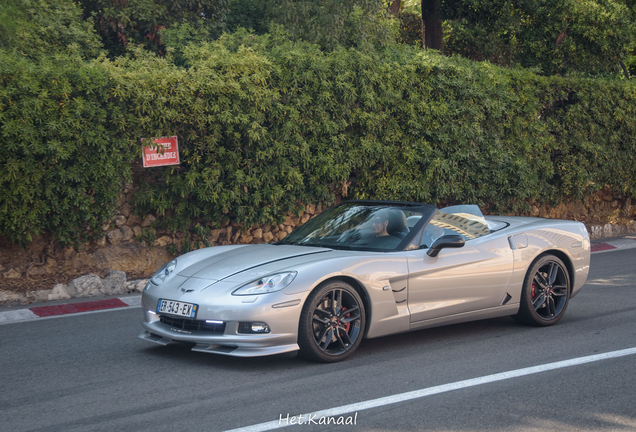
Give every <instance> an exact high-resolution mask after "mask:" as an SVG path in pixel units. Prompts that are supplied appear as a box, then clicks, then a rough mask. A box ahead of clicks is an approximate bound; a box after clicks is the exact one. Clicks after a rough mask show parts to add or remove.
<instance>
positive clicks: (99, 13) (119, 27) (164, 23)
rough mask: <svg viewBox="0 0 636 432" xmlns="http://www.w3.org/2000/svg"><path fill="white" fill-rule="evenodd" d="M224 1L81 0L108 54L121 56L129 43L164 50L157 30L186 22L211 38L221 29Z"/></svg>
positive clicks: (85, 13) (151, 49) (85, 14)
mask: <svg viewBox="0 0 636 432" xmlns="http://www.w3.org/2000/svg"><path fill="white" fill-rule="evenodd" d="M227 3H228V2H227V0H173V1H166V0H128V1H118V0H80V4H81V5H82V7H83V8H84V16H85V17H93V18H94V20H95V26H96V28H97V31H98V32H99V34H100V35H101V36H102V39H103V41H104V45H105V47H106V48H107V49H108V51H109V53H110V55H111V56H113V57H114V56H118V55H123V54H124V53H125V52H126V47H127V46H128V44H133V45H139V44H142V45H144V46H145V47H146V49H148V50H150V51H153V52H158V53H163V52H164V51H163V43H162V40H161V37H160V33H159V32H160V31H161V30H162V29H164V28H171V27H174V26H176V25H179V24H183V23H189V24H190V25H191V26H193V27H194V28H195V29H199V28H202V27H203V28H205V30H206V31H207V33H208V34H209V35H210V36H212V37H217V36H218V35H220V34H221V32H222V31H223V30H224V21H225V14H226V11H227Z"/></svg>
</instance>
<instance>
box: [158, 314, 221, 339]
mask: <svg viewBox="0 0 636 432" xmlns="http://www.w3.org/2000/svg"><path fill="white" fill-rule="evenodd" d="M159 320H160V321H161V323H163V324H165V325H169V326H170V327H174V328H177V329H181V330H190V331H204V332H209V333H212V334H219V335H222V334H223V333H224V332H225V323H222V324H218V323H209V322H205V321H199V320H191V319H184V318H172V317H169V316H165V315H159Z"/></svg>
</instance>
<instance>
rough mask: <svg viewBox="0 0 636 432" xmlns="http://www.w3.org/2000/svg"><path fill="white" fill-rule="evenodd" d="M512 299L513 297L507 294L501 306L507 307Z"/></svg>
mask: <svg viewBox="0 0 636 432" xmlns="http://www.w3.org/2000/svg"><path fill="white" fill-rule="evenodd" d="M511 298H512V296H511V295H510V294H508V293H506V298H505V299H503V301H502V302H501V305H502V306H503V305H505V304H506V303H508V302H509V301H510V299H511Z"/></svg>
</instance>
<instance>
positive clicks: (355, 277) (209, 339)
mask: <svg viewBox="0 0 636 432" xmlns="http://www.w3.org/2000/svg"><path fill="white" fill-rule="evenodd" d="M589 266H590V240H589V235H588V233H587V230H586V228H585V226H584V225H583V224H582V223H579V222H571V221H563V220H549V219H538V218H528V217H508V216H489V217H484V216H483V215H482V213H481V211H480V210H479V208H478V207H477V206H472V205H465V206H453V207H447V208H445V209H441V210H438V209H437V208H436V207H435V206H433V205H427V204H418V203H411V202H386V201H348V202H346V203H343V204H341V205H338V206H336V207H333V208H331V209H328V210H326V211H324V212H322V213H320V214H319V215H318V216H316V217H314V218H313V219H311V220H309V221H308V222H307V223H305V224H304V225H302V226H300V227H299V228H297V229H296V230H295V231H293V232H292V233H291V234H289V235H288V236H287V237H285V238H284V239H283V241H279V242H277V243H271V244H259V245H233V246H216V247H209V248H206V249H200V250H197V251H194V252H190V253H187V254H185V255H183V256H180V257H178V258H177V259H174V260H172V261H170V262H169V263H168V264H166V265H165V266H163V267H162V268H161V269H160V270H159V271H158V272H157V273H156V274H155V275H154V276H153V277H152V279H151V280H150V281H149V282H148V284H147V285H146V287H145V289H144V292H143V297H142V307H143V311H144V319H143V322H142V325H143V327H144V329H145V331H144V332H143V333H142V334H141V335H140V336H139V337H140V338H142V339H144V340H147V341H150V342H154V343H157V344H160V345H166V344H168V343H170V342H172V341H176V342H188V343H191V344H193V345H194V346H193V348H192V350H193V351H200V352H206V353H214V354H225V355H230V356H239V357H248V356H262V355H270V354H279V353H285V352H291V351H299V353H300V355H302V356H303V357H306V358H309V359H313V360H317V361H323V362H334V361H340V360H344V359H346V358H347V357H349V356H350V355H351V354H353V352H354V351H355V350H356V348H357V347H358V345H359V344H360V341H361V340H362V338H376V337H379V336H386V335H390V334H395V333H401V332H407V331H410V330H419V329H424V328H429V327H435V326H440V325H445V324H454V323H460V322H465V321H472V320H480V319H485V318H493V317H501V316H512V317H513V318H514V319H515V320H517V321H519V322H522V323H525V324H529V325H534V326H549V325H552V324H555V323H556V322H558V321H559V320H560V319H561V317H563V314H564V313H565V310H566V308H567V306H568V302H569V300H570V299H571V298H572V297H574V296H575V295H576V294H577V293H578V291H579V290H580V289H581V287H582V286H583V284H584V283H585V281H586V279H587V275H588V272H589Z"/></svg>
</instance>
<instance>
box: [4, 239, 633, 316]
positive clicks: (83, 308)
mask: <svg viewBox="0 0 636 432" xmlns="http://www.w3.org/2000/svg"><path fill="white" fill-rule="evenodd" d="M591 249H592V253H593V254H595V253H603V252H610V251H615V250H620V249H636V236H628V237H622V238H616V239H607V240H599V241H596V242H594V241H593V242H592V245H591ZM139 306H141V295H136V296H129V297H115V298H111V299H105V300H94V301H85V302H78V303H67V304H61V305H53V306H37V307H32V308H28V309H18V310H12V311H5V312H0V325H2V324H10V323H14V322H18V321H33V320H37V319H40V318H52V317H57V316H61V315H68V314H83V313H94V312H99V311H107V310H110V309H123V308H132V307H139Z"/></svg>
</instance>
